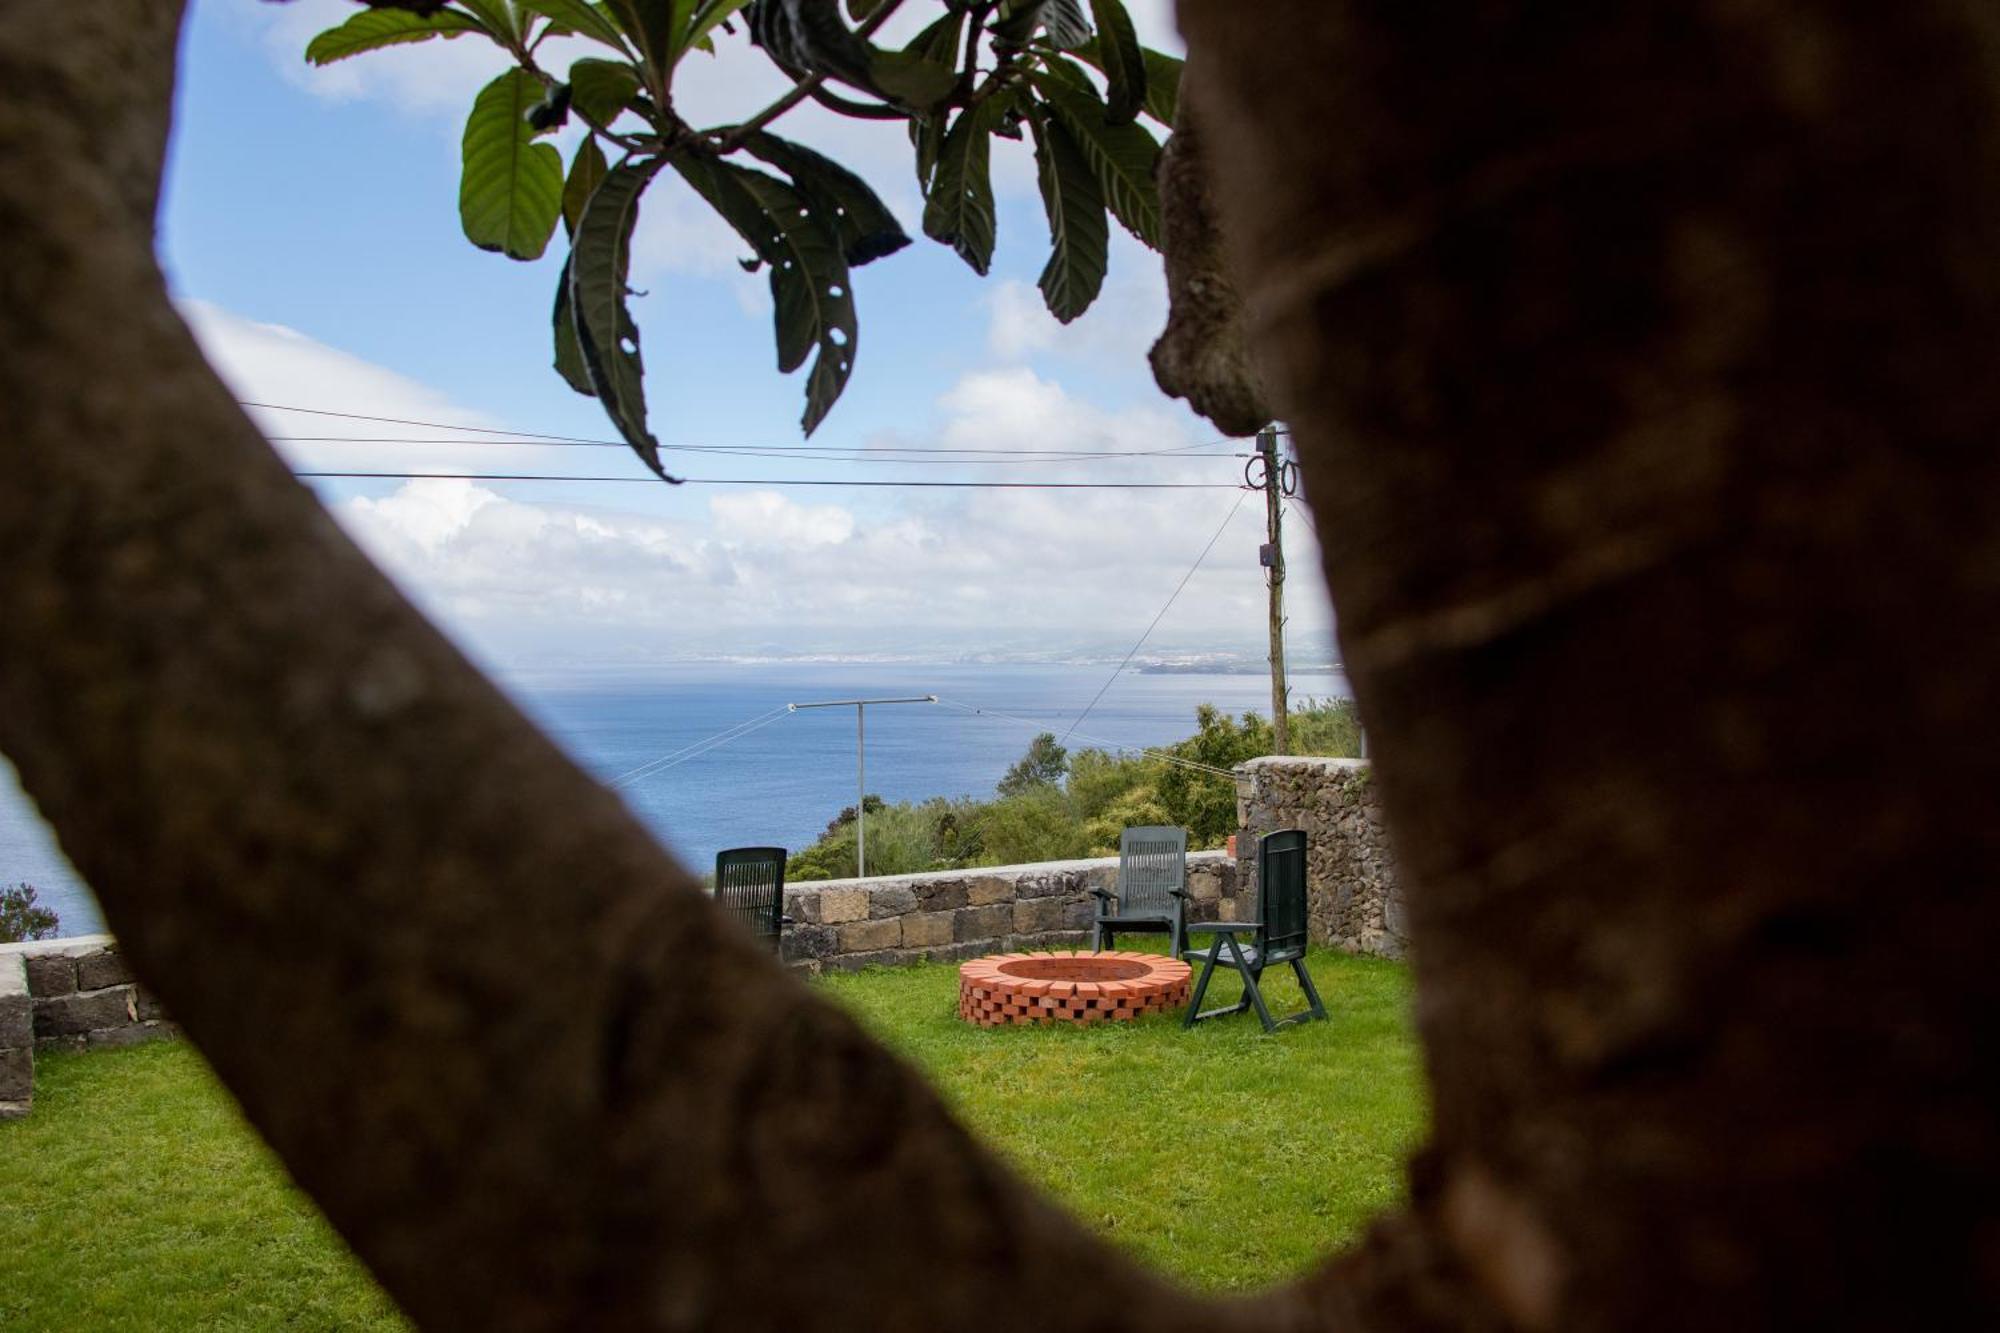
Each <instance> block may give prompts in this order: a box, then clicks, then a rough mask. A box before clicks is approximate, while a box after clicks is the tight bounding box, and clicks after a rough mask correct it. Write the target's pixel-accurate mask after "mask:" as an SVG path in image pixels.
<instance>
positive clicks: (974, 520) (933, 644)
mask: <svg viewBox="0 0 2000 1333" xmlns="http://www.w3.org/2000/svg"><path fill="white" fill-rule="evenodd" d="M922 438H923V441H924V442H927V443H935V444H941V445H945V446H948V447H952V448H962V449H982V450H986V449H992V450H1020V449H1029V448H1034V449H1049V448H1062V449H1072V448H1073V449H1076V450H1077V451H1079V452H1083V453H1088V454H1095V455H1105V454H1114V455H1115V454H1121V453H1127V452H1132V451H1141V450H1144V451H1158V450H1162V449H1171V448H1176V447H1186V446H1197V445H1201V444H1203V443H1205V442H1204V441H1203V440H1201V439H1200V438H1199V436H1197V435H1193V434H1190V433H1189V426H1188V424H1187V421H1186V418H1184V417H1181V416H1179V415H1177V414H1176V413H1175V412H1174V411H1172V410H1170V409H1167V408H1165V407H1164V406H1163V407H1162V408H1160V409H1147V410H1139V411H1126V412H1116V413H1114V412H1106V411H1103V410H1101V409H1098V408H1095V407H1092V406H1091V405H1089V404H1086V403H1082V402H1079V401H1078V400H1077V399H1075V398H1074V397H1073V396H1071V395H1070V394H1068V393H1067V392H1065V391H1064V390H1063V388H1062V387H1061V386H1060V385H1058V384H1056V383H1054V382H1052V381H1049V380H1046V379H1043V378H1041V377H1039V376H1037V375H1036V374H1035V373H1034V372H1032V371H1030V370H1028V369H1025V368H1022V367H1014V368H1006V369H996V370H991V371H985V372H981V373H978V374H974V375H969V376H966V377H965V378H964V379H962V380H961V381H960V382H959V383H958V384H956V385H955V386H954V387H953V388H952V389H951V390H950V391H949V392H948V393H946V394H945V395H944V396H943V397H942V398H941V399H940V400H939V402H938V416H937V419H936V421H935V422H934V424H933V428H932V429H931V430H930V431H929V432H927V433H925V434H924V436H923V437H922ZM1237 467H1238V463H1237V462H1236V460H1234V459H1227V458H1220V459H1219V458H1199V457H1179V458H1176V457H1173V456H1171V455H1169V456H1166V457H1159V456H1153V457H1146V458H1133V459H1127V458H1106V457H1097V458H1094V459H1093V460H1091V461H1090V462H1089V463H1088V464H1076V463H1065V462H1062V461H1059V460H1049V459H1040V460H1034V461H1029V460H1027V459H1023V458H1013V459H1008V460H1006V462H1005V463H1004V464H1001V465H998V466H990V467H980V466H977V465H962V466H957V467H935V466H934V467H930V468H927V469H922V470H919V469H916V468H912V469H911V472H912V473H916V474H918V475H920V476H921V478H922V479H924V480H933V479H945V478H971V477H978V478H995V479H1041V480H1059V479H1076V480H1094V481H1102V480H1110V479H1114V478H1121V477H1129V478H1131V479H1133V480H1144V481H1170V480H1185V481H1200V482H1207V483H1214V482H1218V481H1219V482H1224V483H1227V482H1229V481H1231V480H1233V478H1234V477H1235V476H1236V475H1237V472H1236V469H1237ZM830 475H835V476H838V475H839V474H838V473H834V474H830ZM868 475H869V476H870V477H871V478H876V477H883V476H894V475H897V474H896V473H895V472H892V471H891V470H890V469H888V468H883V469H880V470H879V471H877V470H871V471H870V473H869V474H868ZM706 499H707V503H706V507H705V509H704V510H702V511H700V512H697V513H694V514H676V515H665V514H649V513H639V512H632V511H629V510H620V509H611V508H607V507H590V506H582V505H565V504H529V503H523V502H520V501H516V500H514V499H511V498H510V497H508V496H507V495H506V494H504V493H502V492H500V491H497V490H495V489H492V488H481V487H478V486H474V485H471V484H469V483H465V482H460V481H450V480H443V479H439V480H424V481H413V482H409V483H406V484H404V485H403V486H402V487H401V488H400V489H399V490H398V491H396V492H395V493H394V494H392V495H390V496H387V497H384V498H380V499H356V500H350V501H348V502H346V503H345V504H343V505H342V506H340V508H339V510H338V513H339V515H340V517H341V518H342V520H343V521H344V522H345V523H346V524H347V526H348V527H349V528H350V530H351V531H353V532H354V534H355V535H356V537H357V538H358V539H359V540H361V541H362V543H363V544H364V546H366V547H367V549H368V550H369V551H370V552H371V553H373V554H374V555H375V556H376V558H377V559H378V560H380V561H381V562H382V563H383V564H384V565H385V566H386V567H387V568H389V569H390V570H391V572H392V573H394V574H395V575H396V576H397V577H398V578H399V580H400V581H401V582H402V583H403V584H404V585H405V586H406V587H408V588H410V589H411V590H412V592H413V593H415V594H416V595H417V596H418V598H419V600H420V601H422V602H424V603H425V604H426V605H428V606H430V607H432V608H433V609H434V610H435V612H436V613H437V614H438V615H439V616H440V617H441V618H442V619H444V620H445V621H446V622H447V623H449V624H452V625H453V626H455V627H456V628H457V629H458V630H459V631H460V632H462V633H464V634H465V635H467V636H468V637H469V638H470V639H471V640H472V641H473V642H474V643H475V644H478V645H479V646H480V647H481V648H483V649H484V650H486V651H488V652H489V653H491V654H493V655H494V656H497V657H501V658H506V659H511V660H515V661H521V660H527V659H534V658H536V657H538V656H539V657H543V658H545V657H546V656H547V655H548V654H549V652H550V651H551V649H552V646H553V645H557V644H560V645H563V646H564V651H565V652H568V653H570V654H572V655H573V656H577V657H583V658H591V657H598V656H602V655H605V654H607V653H614V652H615V653H624V654H630V653H637V654H640V655H648V654H650V655H654V656H663V655H671V654H675V653H688V652H729V651H743V650H745V649H746V648H748V647H750V646H753V645H755V646H763V645H772V644H778V645H783V646H785V647H789V648H790V649H793V650H796V651H846V652H851V651H858V650H862V649H868V650H875V651H890V652H895V651H903V652H915V653H921V652H924V651H932V650H937V649H940V648H944V649H948V650H951V651H970V650H978V649H990V648H995V647H1002V646H1010V647H1011V646H1022V645H1026V644H1032V645H1034V646H1037V647H1040V648H1043V649H1048V648H1055V647H1083V648H1088V649H1096V650H1101V651H1122V649H1123V648H1124V647H1126V646H1129V643H1130V641H1131V640H1132V639H1133V638H1135V637H1136V636H1137V635H1138V633H1139V632H1140V631H1141V630H1142V629H1144V628H1145V624H1146V622H1147V621H1148V620H1150V619H1151V617H1152V614H1153V613H1154V612H1155V611H1156V610H1158V609H1159V607H1160V605H1161V604H1163V603H1164V601H1165V600H1166V598H1167V597H1168V595H1169V594H1171V593H1172V592H1173V590H1174V587H1175V585H1176V584H1177V583H1178V582H1179V581H1180V579H1181V578H1182V576H1183V575H1184V574H1186V572H1187V569H1188V566H1189V564H1190V563H1191V562H1192V561H1193V560H1194V558H1195V556H1196V555H1197V554H1198V553H1199V552H1200V550H1201V548H1202V546H1203V545H1204V544H1205V543H1206V542H1207V541H1208V539H1209V537H1210V536H1211V535H1213V534H1214V532H1215V531H1216V528H1217V525H1218V524H1220V523H1221V522H1222V521H1223V519H1224V517H1225V515H1229V514H1230V513H1231V507H1232V506H1233V505H1235V504H1236V496H1235V495H1232V494H1231V493H1230V491H1229V490H1227V489H1219V490H1179V491H1177V490H1135V491H1109V490H1105V491H1093V490H1081V491H1064V490H1039V489H1035V490H998V491H912V492H907V493H900V494H899V493H893V492H892V493H889V495H888V496H887V497H886V499H885V497H883V496H881V495H878V494H877V493H873V492H869V493H861V494H860V495H859V496H858V497H857V498H855V499H853V500H852V501H850V500H849V499H848V497H847V496H846V495H843V496H842V498H841V500H840V501H839V502H829V501H822V500H820V499H818V497H817V496H815V497H814V498H813V499H812V500H809V501H808V500H801V499H799V498H796V494H795V493H790V492H784V491H780V490H776V489H754V490H748V491H727V492H722V493H717V494H712V495H709V496H708V497H706ZM1261 529H1262V511H1261V508H1260V507H1259V506H1258V505H1257V504H1256V503H1255V500H1254V497H1252V499H1251V500H1250V501H1248V502H1246V503H1244V504H1242V505H1241V506H1240V507H1237V508H1236V510H1235V512H1234V516H1233V518H1231V520H1230V522H1229V526H1228V528H1227V530H1226V531H1225V533H1224V537H1223V540H1222V541H1221V542H1219V543H1218V544H1217V546H1216V548H1215V550H1214V551H1213V553H1212V554H1211V555H1210V557H1209V559H1208V560H1207V562H1206V563H1205V564H1204V566H1203V568H1202V571H1201V572H1200V573H1199V574H1198V575H1197V576H1196V577H1195V578H1194V579H1193V580H1192V581H1191V582H1190V584H1189V586H1188V588H1187V589H1186V591H1185V592H1184V593H1183V594H1182V595H1181V597H1180V599H1179V601H1178V602H1177V603H1176V604H1175V606H1174V608H1173V610H1172V612H1171V614H1170V615H1169V616H1168V617H1167V619H1166V620H1165V621H1163V622H1162V624H1161V627H1160V629H1159V631H1158V632H1157V633H1156V635H1155V638H1154V641H1153V646H1154V647H1157V648H1161V649H1167V648H1173V647H1179V648H1183V649H1186V648H1243V647H1246V646H1250V645H1253V644H1254V643H1255V642H1256V640H1257V637H1258V635H1259V634H1260V633H1261V627H1262V625H1263V617H1264V611H1263V606H1264V603H1263V595H1264V594H1263V579H1262V575H1261V571H1260V569H1259V567H1258V564H1257V559H1256V550H1257V545H1258V543H1259V542H1260V541H1261V540H1262V537H1261ZM1294 538H1295V539H1294V540H1292V541H1289V542H1288V549H1289V550H1290V554H1291V559H1292V560H1293V561H1295V562H1298V563H1299V564H1300V565H1301V567H1302V568H1310V567H1311V562H1314V561H1316V560H1317V552H1316V551H1315V550H1314V549H1313V548H1312V545H1311V542H1310V538H1309V534H1308V533H1307V532H1306V531H1305V530H1304V527H1303V524H1294ZM1293 586H1294V589H1295V591H1294V593H1293V597H1292V611H1293V616H1294V620H1295V627H1296V628H1295V632H1296V633H1297V634H1298V635H1299V636H1300V642H1301V643H1305V642H1308V641H1312V640H1313V636H1315V635H1317V636H1318V641H1324V638H1325V626H1326V624H1327V614H1326V611H1325V607H1324V603H1323V600H1322V599H1321V598H1319V597H1318V595H1317V593H1316V591H1315V589H1314V586H1313V580H1311V579H1309V578H1308V579H1301V580H1299V581H1298V582H1297V583H1295V584H1294V585H1293Z"/></svg>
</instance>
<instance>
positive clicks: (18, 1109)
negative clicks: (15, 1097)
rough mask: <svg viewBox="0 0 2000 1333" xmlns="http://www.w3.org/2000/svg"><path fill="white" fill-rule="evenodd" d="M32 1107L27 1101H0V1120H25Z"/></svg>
mask: <svg viewBox="0 0 2000 1333" xmlns="http://www.w3.org/2000/svg"><path fill="white" fill-rule="evenodd" d="M32 1109H34V1108H33V1106H32V1105H31V1104H30V1103H28V1102H0V1120H25V1119H27V1116H28V1112H29V1111H30V1110H32Z"/></svg>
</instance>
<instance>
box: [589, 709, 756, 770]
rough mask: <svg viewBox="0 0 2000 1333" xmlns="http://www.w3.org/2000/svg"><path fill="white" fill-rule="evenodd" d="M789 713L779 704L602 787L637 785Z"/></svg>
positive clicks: (639, 767) (643, 765)
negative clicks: (644, 779) (638, 782)
mask: <svg viewBox="0 0 2000 1333" xmlns="http://www.w3.org/2000/svg"><path fill="white" fill-rule="evenodd" d="M790 711H791V710H790V709H788V708H787V707H785V706H784V705H783V704H780V705H779V706H778V707H776V708H774V709H772V710H771V711H770V712H768V713H759V714H758V715H757V716H756V717H753V718H751V719H749V720H748V721H745V722H738V723H737V724H736V725H735V726H733V727H725V728H723V729H722V730H721V731H719V732H717V733H716V734H715V735H713V736H705V737H703V738H702V739H701V740H698V741H695V742H693V743H692V744H689V745H684V746H682V747H681V748H680V749H678V750H674V751H672V752H670V753H668V754H664V755H661V756H660V757H659V758H658V759H655V760H653V761H651V762H650V763H644V764H641V765H639V766H638V767H637V768H635V769H633V770H631V771H630V772H628V773H621V774H619V775H618V776H617V777H615V778H608V779H606V780H605V784H604V785H605V786H607V787H611V788H613V789H616V788H620V787H625V786H628V785H630V784H631V783H634V782H637V781H638V780H639V779H640V778H646V777H651V776H653V775H654V774H655V773H663V772H665V771H666V770H667V769H670V768H672V767H674V766H675V765H676V764H682V763H686V762H687V761H688V760H690V759H698V758H700V757H701V756H702V755H704V754H707V753H708V752H709V751H710V750H713V749H716V748H718V747H719V746H723V745H727V744H728V743H729V742H731V741H734V740H741V739H742V738H743V737H745V736H748V735H749V734H750V733H751V732H753V731H761V730H762V729H763V728H765V727H768V726H770V725H771V724H772V723H773V722H776V721H777V720H778V719H779V718H781V717H784V716H786V715H787V714H788V713H789V712H790Z"/></svg>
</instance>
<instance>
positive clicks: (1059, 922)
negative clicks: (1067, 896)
mask: <svg viewBox="0 0 2000 1333" xmlns="http://www.w3.org/2000/svg"><path fill="white" fill-rule="evenodd" d="M1065 924H1066V922H1065V921H1064V919H1063V900H1062V899H1060V898H1022V899H1020V900H1019V901H1018V902H1016V903H1015V904H1014V930H1015V931H1016V932H1017V933H1019V934H1024V935H1026V934H1034V933H1038V932H1041V931H1044V930H1061V929H1062V928H1063V927H1064V925H1065Z"/></svg>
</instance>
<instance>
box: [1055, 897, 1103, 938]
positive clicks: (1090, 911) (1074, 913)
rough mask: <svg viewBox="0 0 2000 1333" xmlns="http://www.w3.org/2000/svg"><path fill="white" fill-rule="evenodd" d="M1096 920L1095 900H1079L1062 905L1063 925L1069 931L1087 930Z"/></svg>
mask: <svg viewBox="0 0 2000 1333" xmlns="http://www.w3.org/2000/svg"><path fill="white" fill-rule="evenodd" d="M1095 920H1097V899H1095V898H1080V899H1078V900H1077V901H1075V902H1070V903H1064V904H1063V924H1064V925H1065V926H1067V927H1068V928H1069V929H1071V930H1089V929H1090V924H1091V922H1093V921H1095Z"/></svg>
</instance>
